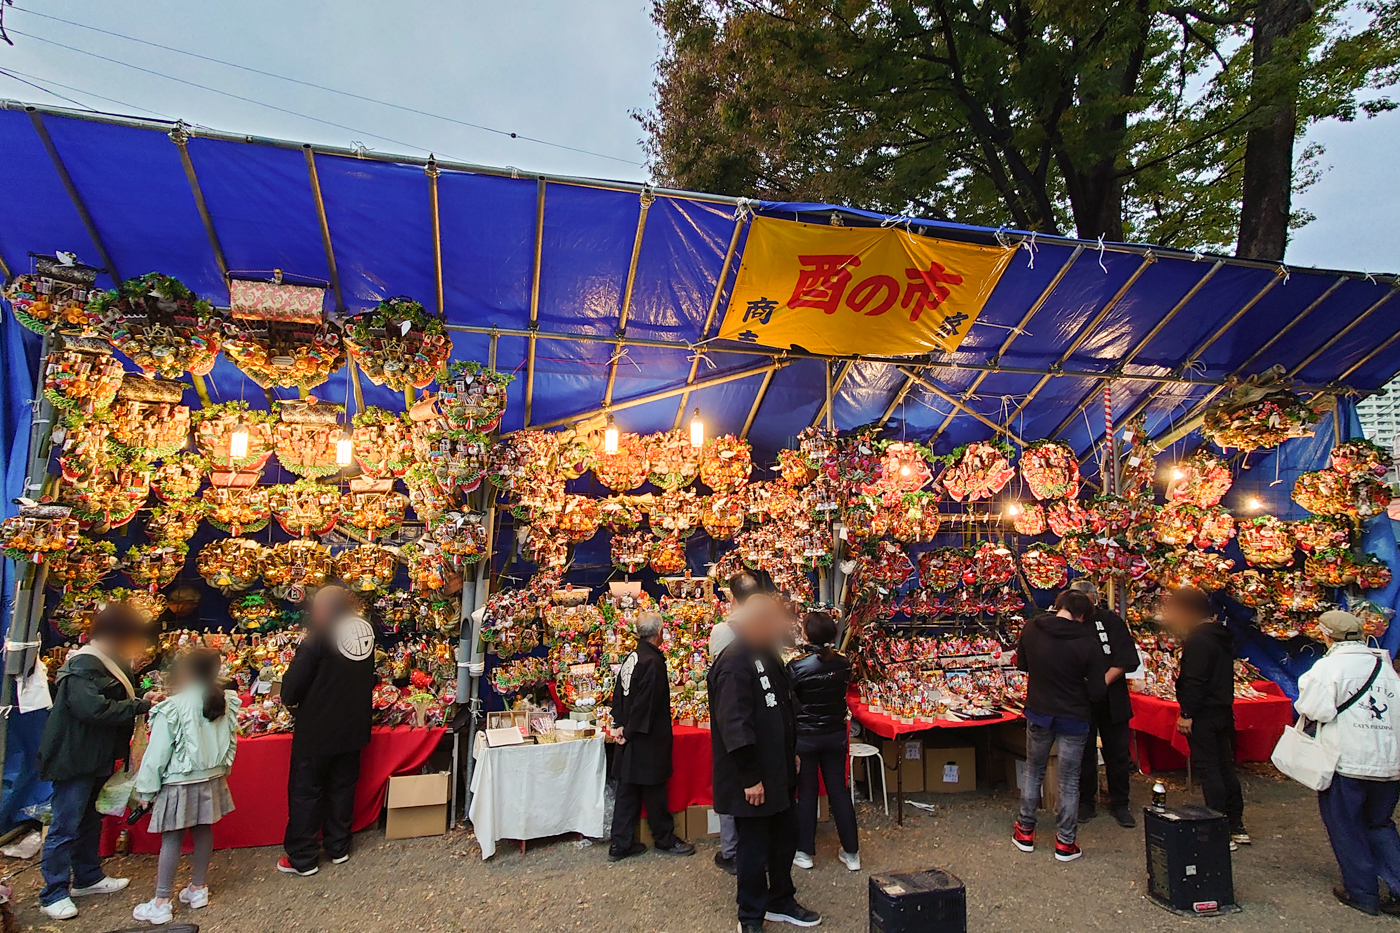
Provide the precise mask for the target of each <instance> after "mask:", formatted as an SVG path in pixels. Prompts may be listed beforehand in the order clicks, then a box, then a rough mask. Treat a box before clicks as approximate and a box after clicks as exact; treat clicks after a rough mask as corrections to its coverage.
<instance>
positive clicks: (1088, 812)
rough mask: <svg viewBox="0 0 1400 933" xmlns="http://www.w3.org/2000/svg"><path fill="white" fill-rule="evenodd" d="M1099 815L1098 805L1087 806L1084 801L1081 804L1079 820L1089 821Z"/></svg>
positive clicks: (1082, 821)
mask: <svg viewBox="0 0 1400 933" xmlns="http://www.w3.org/2000/svg"><path fill="white" fill-rule="evenodd" d="M1098 815H1099V810H1098V808H1097V807H1095V806H1093V805H1090V806H1085V805H1084V804H1082V803H1081V804H1080V805H1079V822H1081V823H1087V822H1089V821H1090V820H1092V819H1093V818H1094V817H1096V816H1098Z"/></svg>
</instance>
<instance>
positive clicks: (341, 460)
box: [335, 433, 355, 467]
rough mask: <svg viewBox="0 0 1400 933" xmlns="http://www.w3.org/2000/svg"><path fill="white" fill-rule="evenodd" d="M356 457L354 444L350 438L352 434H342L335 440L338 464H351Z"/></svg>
mask: <svg viewBox="0 0 1400 933" xmlns="http://www.w3.org/2000/svg"><path fill="white" fill-rule="evenodd" d="M354 459H355V457H354V444H353V443H352V442H351V440H350V435H349V434H348V433H343V434H341V435H340V438H339V440H337V441H336V442H335V462H336V465H337V466H343V467H344V466H349V465H350V463H351V462H352V461H353V460H354Z"/></svg>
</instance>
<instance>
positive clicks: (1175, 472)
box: [1172, 467, 1186, 479]
mask: <svg viewBox="0 0 1400 933" xmlns="http://www.w3.org/2000/svg"><path fill="white" fill-rule="evenodd" d="M1185 478H1186V473H1185V472H1183V471H1182V469H1181V467H1172V479H1185Z"/></svg>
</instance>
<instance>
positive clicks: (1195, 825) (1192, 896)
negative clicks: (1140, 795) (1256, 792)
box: [1143, 807, 1235, 916]
mask: <svg viewBox="0 0 1400 933" xmlns="http://www.w3.org/2000/svg"><path fill="white" fill-rule="evenodd" d="M1143 824H1144V826H1145V828H1146V836H1147V892H1148V894H1150V895H1152V897H1153V899H1154V900H1156V901H1157V903H1158V904H1160V905H1161V906H1163V907H1166V908H1168V909H1170V910H1174V911H1178V912H1180V913H1186V914H1192V915H1196V916H1204V915H1211V914H1218V913H1223V912H1226V911H1230V910H1234V909H1235V881H1234V875H1233V873H1232V871H1231V867H1230V824H1229V822H1228V821H1227V820H1226V819H1225V817H1224V816H1222V815H1221V814H1219V813H1216V812H1215V811H1214V810H1208V809H1206V808H1205V807H1175V808H1172V809H1168V810H1152V809H1150V808H1145V809H1144V810H1143Z"/></svg>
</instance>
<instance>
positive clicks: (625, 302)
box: [603, 191, 654, 408]
mask: <svg viewBox="0 0 1400 933" xmlns="http://www.w3.org/2000/svg"><path fill="white" fill-rule="evenodd" d="M653 200H654V198H653V197H652V196H651V194H650V193H649V192H646V191H643V192H642V196H641V202H642V204H641V209H640V210H639V211H638V212H637V233H636V235H635V236H633V237H632V258H631V259H629V260H628V262H627V283H626V284H625V285H624V286H623V288H622V308H621V309H620V310H619V311H618V313H617V330H616V331H615V332H614V333H616V334H617V339H616V341H615V342H614V343H613V356H612V361H611V362H610V363H609V364H608V384H607V388H606V389H604V390H603V406H604V407H605V408H606V407H608V406H610V405H612V397H613V387H614V386H615V385H616V384H617V367H618V364H620V363H621V362H622V350H623V347H624V346H625V344H626V342H627V341H626V338H627V318H628V317H630V316H631V314H632V289H633V287H635V286H636V284H637V262H638V260H640V259H641V258H642V237H643V236H644V235H645V234H646V229H647V214H649V213H650V212H651V202H652V201H653Z"/></svg>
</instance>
